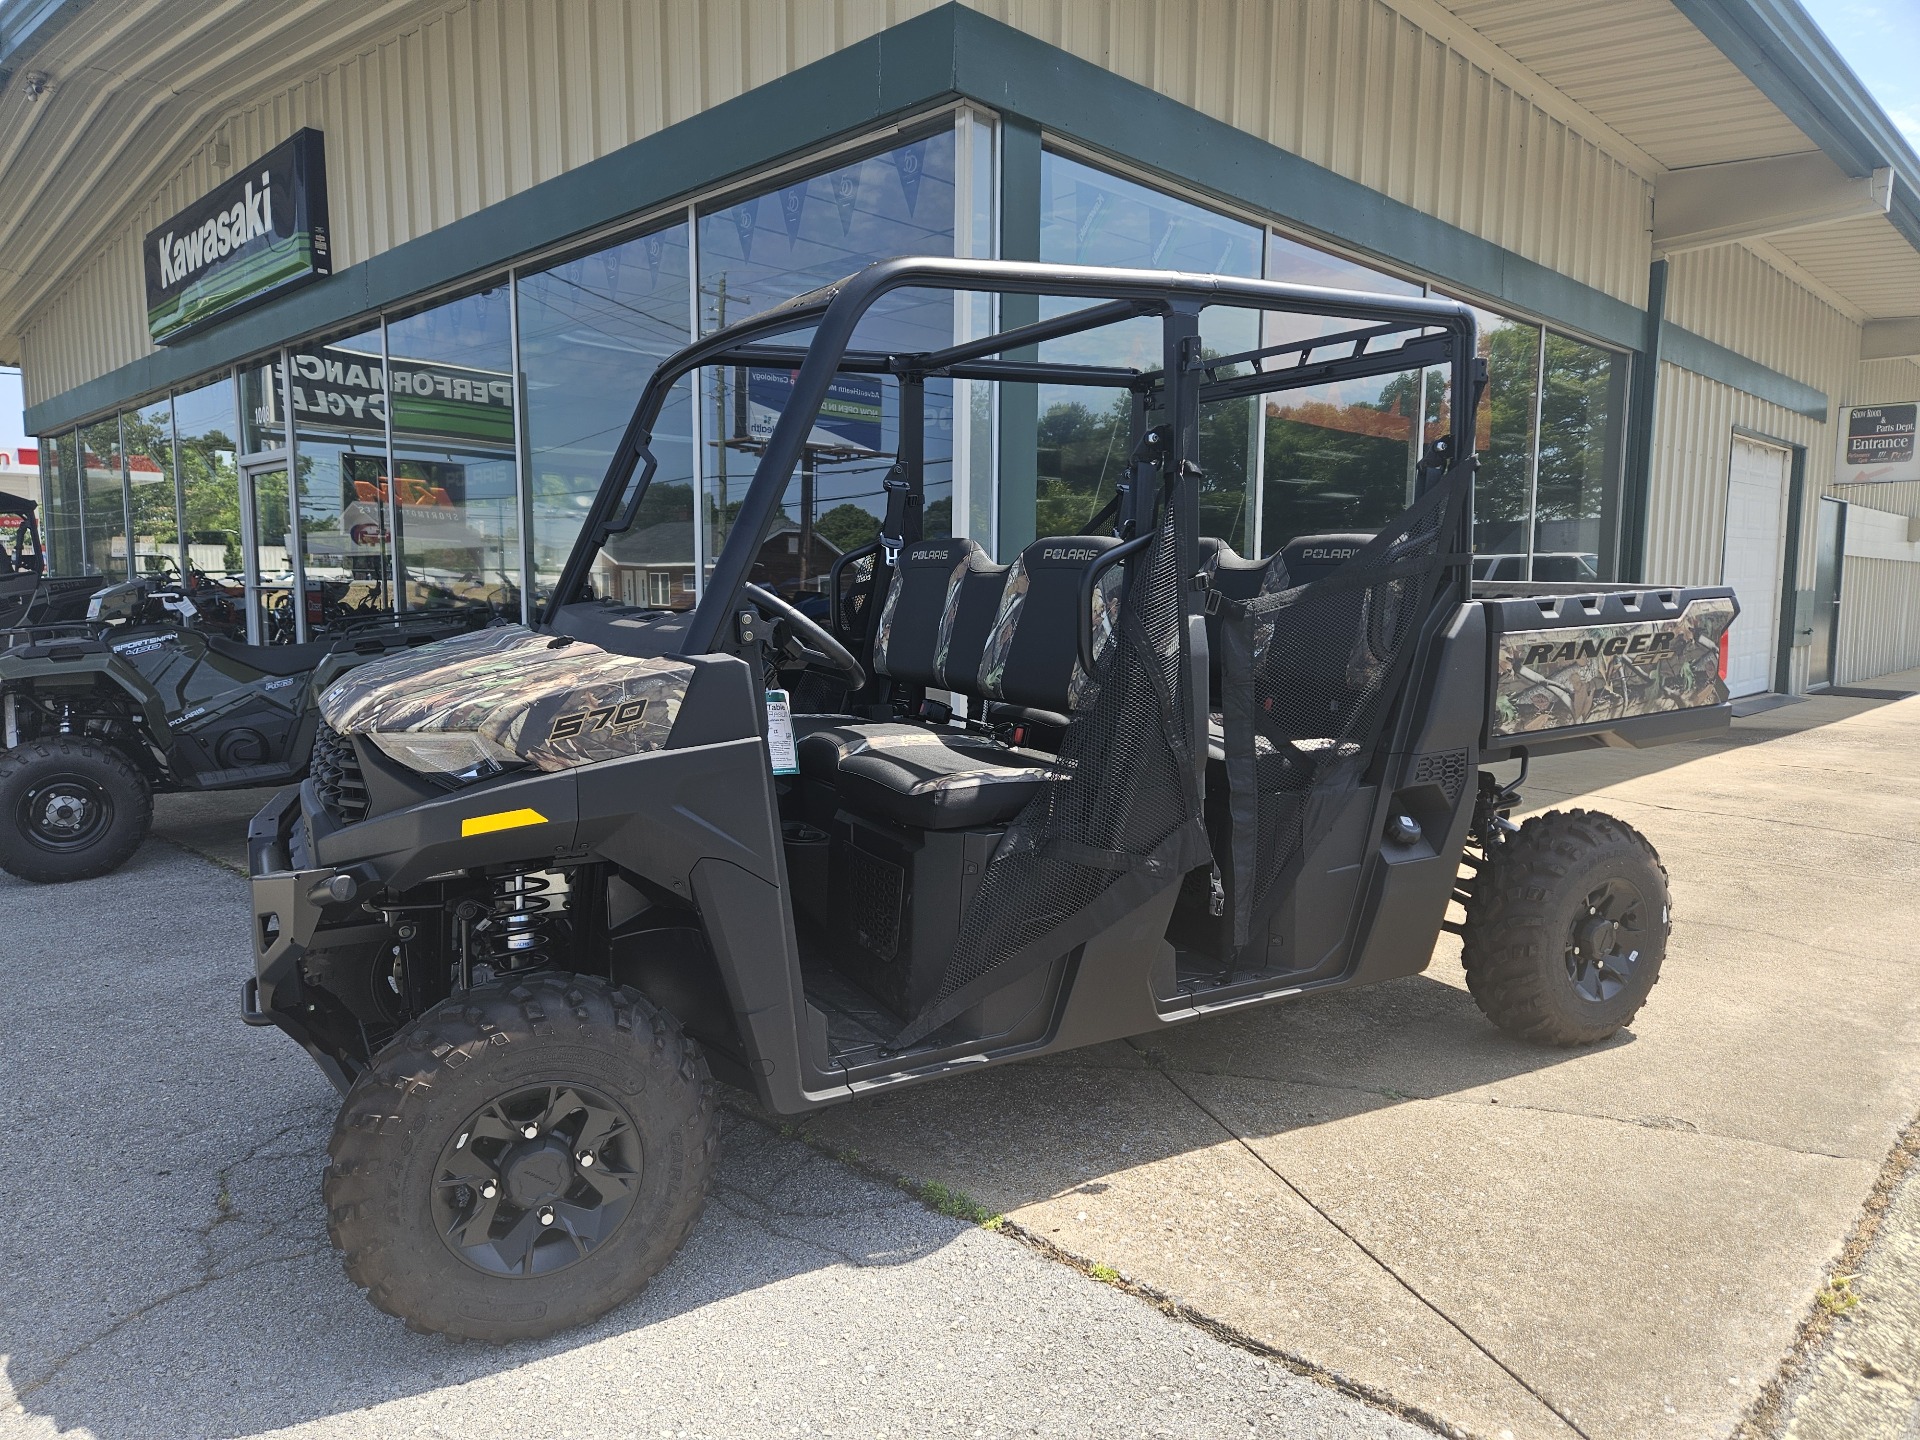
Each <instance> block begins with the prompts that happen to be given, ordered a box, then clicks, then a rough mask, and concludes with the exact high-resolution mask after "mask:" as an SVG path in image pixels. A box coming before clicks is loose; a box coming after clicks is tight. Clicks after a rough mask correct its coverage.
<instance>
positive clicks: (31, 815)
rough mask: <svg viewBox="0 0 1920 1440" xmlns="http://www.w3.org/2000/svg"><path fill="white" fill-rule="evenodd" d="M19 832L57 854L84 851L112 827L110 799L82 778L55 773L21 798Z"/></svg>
mask: <svg viewBox="0 0 1920 1440" xmlns="http://www.w3.org/2000/svg"><path fill="white" fill-rule="evenodd" d="M18 810H19V814H18V815H17V816H16V817H15V819H16V821H17V823H18V824H19V826H20V831H21V833H22V834H23V835H25V836H26V837H27V839H29V840H31V841H32V842H33V843H34V844H35V845H38V846H39V847H40V848H41V849H42V850H51V851H53V852H54V853H55V854H56V855H58V854H64V853H67V852H69V851H74V850H84V849H86V848H87V847H88V846H89V845H92V844H94V843H95V842H97V841H98V840H99V838H100V837H101V835H102V834H104V833H105V832H106V831H107V830H108V829H109V828H111V826H112V825H113V797H112V796H111V795H109V794H107V792H106V791H105V790H103V789H101V788H100V786H99V785H97V784H95V783H94V782H93V780H91V779H90V778H88V777H87V776H85V775H75V774H72V773H67V774H54V775H50V776H47V777H46V778H45V779H43V780H41V781H40V782H39V783H38V784H36V785H32V786H30V787H28V788H27V790H26V791H25V792H24V793H23V794H22V795H21V796H20V804H19V806H18Z"/></svg>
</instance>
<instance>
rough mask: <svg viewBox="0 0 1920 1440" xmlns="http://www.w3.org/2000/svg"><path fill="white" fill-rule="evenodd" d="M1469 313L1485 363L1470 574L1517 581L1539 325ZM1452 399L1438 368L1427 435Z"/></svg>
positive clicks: (1522, 565) (1442, 423) (1523, 551)
mask: <svg viewBox="0 0 1920 1440" xmlns="http://www.w3.org/2000/svg"><path fill="white" fill-rule="evenodd" d="M1473 317H1474V323H1475V325H1476V326H1477V327H1478V330H1479V335H1480V342H1479V353H1480V355H1481V356H1482V358H1484V359H1485V360H1486V362H1487V388H1486V393H1485V394H1483V395H1482V396H1481V397H1480V412H1479V414H1478V416H1477V417H1476V421H1475V426H1474V448H1475V449H1476V451H1477V452H1478V453H1479V456H1480V471H1479V474H1478V475H1477V476H1476V477H1475V480H1474V489H1473V520H1474V524H1473V550H1474V554H1475V555H1476V556H1477V557H1478V559H1477V560H1476V561H1475V564H1474V574H1475V575H1476V576H1478V577H1479V578H1481V579H1483V580H1522V579H1525V578H1527V548H1528V547H1527V540H1528V532H1529V530H1530V528H1531V514H1532V494H1531V492H1532V487H1533V444H1534V408H1535V399H1536V396H1537V394H1538V388H1539V386H1538V382H1539V369H1540V327H1539V326H1537V325H1533V324H1530V323H1528V322H1526V321H1521V320H1511V319H1509V318H1507V317H1506V316H1504V315H1498V314H1495V313H1494V312H1493V311H1491V310H1482V309H1480V308H1479V307H1477V306H1476V307H1474V311H1473ZM1436 381H1438V382H1439V383H1438V384H1435V383H1434V382H1436ZM1451 404H1452V396H1451V394H1449V393H1448V387H1447V385H1446V383H1445V381H1444V380H1443V379H1442V376H1441V372H1438V371H1436V372H1434V373H1433V374H1431V375H1430V376H1429V377H1428V390H1427V416H1428V427H1427V429H1428V435H1429V437H1432V436H1435V435H1439V434H1441V433H1443V432H1444V431H1445V428H1446V425H1447V414H1448V411H1449V407H1450V406H1451Z"/></svg>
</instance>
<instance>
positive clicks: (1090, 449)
mask: <svg viewBox="0 0 1920 1440" xmlns="http://www.w3.org/2000/svg"><path fill="white" fill-rule="evenodd" d="M1040 193H1041V212H1040V258H1041V259H1042V260H1047V261H1054V262H1060V263H1065V264H1072V265H1124V266H1131V267H1136V268H1141V269H1150V270H1193V271H1200V272H1203V273H1205V272H1212V273H1218V274H1226V275H1244V276H1248V277H1250V278H1251V277H1255V276H1258V275H1259V274H1260V252H1261V231H1260V229H1259V228H1258V227H1257V226H1253V225H1248V224H1245V223H1244V222H1242V221H1239V220H1235V219H1232V218H1231V217H1229V216H1225V215H1220V214H1217V213H1216V212H1214V211H1211V210H1207V209H1203V208H1202V207H1201V206H1198V205H1194V204H1191V203H1189V202H1188V201H1185V200H1179V199H1175V198H1174V197H1173V196H1171V195H1165V194H1162V193H1160V192H1159V191H1157V190H1153V189H1150V188H1148V187H1147V186H1145V185H1141V184H1138V183H1137V182H1135V181H1132V180H1127V179H1123V178H1122V177H1120V176H1117V175H1111V174H1108V173H1107V172H1106V171H1104V170H1097V169H1095V168H1094V167H1093V166H1091V165H1087V164H1084V163H1082V162H1081V161H1078V160H1074V159H1071V158H1069V157H1067V156H1065V155H1056V154H1054V153H1053V152H1051V151H1048V152H1046V153H1045V154H1043V155H1042V156H1041V160H1040ZM1085 303H1086V302H1084V301H1077V300H1070V299H1057V298H1054V297H1047V298H1045V299H1043V300H1042V302H1041V306H1040V313H1041V314H1042V315H1043V316H1044V315H1056V314H1062V313H1065V312H1066V311H1068V310H1071V309H1074V308H1077V307H1078V306H1080V305H1083V304H1085ZM1258 334H1259V324H1258V317H1257V316H1256V315H1255V314H1254V312H1252V311H1245V310H1241V311H1236V310H1227V309H1219V308H1216V309H1212V310H1209V311H1207V312H1206V314H1205V315H1204V317H1203V318H1202V321H1201V334H1200V338H1201V343H1202V345H1203V346H1204V348H1205V349H1206V350H1207V351H1208V352H1209V353H1211V354H1215V355H1226V354H1234V353H1237V352H1239V351H1243V350H1251V349H1253V348H1254V346H1255V344H1256V343H1257V337H1258ZM1159 346H1160V327H1159V325H1158V324H1156V323H1155V322H1153V321H1149V320H1135V321H1128V322H1127V323H1125V324H1122V325H1110V326H1107V327H1105V328H1103V329H1101V330H1097V331H1091V332H1089V333H1087V334H1085V335H1075V336H1070V337H1069V338H1067V339H1065V340H1058V341H1052V342H1049V343H1048V344H1046V345H1043V346H1042V347H1041V350H1040V353H1041V356H1042V358H1043V359H1047V360H1060V361H1080V362H1083V363H1087V364H1096V365H1133V366H1138V367H1140V368H1143V369H1149V370H1151V369H1157V368H1158V367H1159V365H1160V360H1161V357H1160V351H1159ZM1130 406H1131V401H1130V397H1129V396H1128V394H1127V392H1126V391H1124V390H1097V389H1087V388H1084V387H1081V386H1068V385H1042V386H1040V387H1039V414H1040V419H1039V425H1038V433H1037V436H1036V441H1037V443H1036V446H1035V453H1036V458H1037V465H1036V475H1035V485H1034V533H1035V534H1036V535H1073V534H1080V533H1084V532H1085V530H1086V528H1087V526H1088V525H1089V524H1090V523H1091V521H1092V519H1093V517H1094V516H1095V515H1096V514H1098V513H1099V511H1100V509H1101V507H1102V506H1104V505H1106V504H1107V502H1108V501H1110V500H1111V499H1112V498H1113V487H1114V485H1115V484H1116V483H1117V482H1118V481H1119V480H1120V478H1121V477H1122V476H1123V475H1124V473H1125V470H1126V465H1127V461H1128V458H1129V453H1128V450H1129V440H1128V436H1129V429H1128V417H1129V414H1130ZM1254 406H1255V402H1253V401H1251V400H1236V401H1232V402H1223V403H1221V404H1217V405H1209V406H1207V407H1206V408H1205V409H1204V410H1203V411H1202V413H1201V418H1200V464H1201V470H1202V473H1203V477H1204V478H1203V479H1202V481H1201V496H1200V506H1201V512H1202V525H1201V528H1202V529H1203V530H1204V531H1206V532H1207V533H1208V534H1214V535H1218V536H1220V538H1222V539H1224V540H1226V541H1227V543H1229V544H1231V545H1234V546H1236V547H1238V546H1243V545H1245V543H1246V538H1247V533H1248V520H1249V503H1248V498H1247V497H1248V494H1249V483H1248V482H1249V475H1250V472H1251V469H1252V458H1253V457H1252V446H1251V441H1250V430H1251V422H1252V417H1253V414H1254Z"/></svg>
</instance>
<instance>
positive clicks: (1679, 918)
mask: <svg viewBox="0 0 1920 1440" xmlns="http://www.w3.org/2000/svg"><path fill="white" fill-rule="evenodd" d="M1877 683H1879V682H1877ZM1916 756H1920V700H1903V701H1899V702H1896V703H1888V702H1885V701H1869V700H1858V699H1814V700H1807V701H1802V702H1799V703H1795V704H1791V705H1784V706H1780V707H1778V708H1774V709H1770V710H1767V711H1765V712H1763V713H1760V714H1756V715H1753V716H1751V717H1749V718H1747V719H1743V720H1740V721H1738V722H1736V725H1735V728H1734V731H1733V732H1732V733H1731V734H1730V735H1729V736H1727V737H1724V738H1722V739H1718V740H1715V741H1713V742H1708V743H1702V744H1697V745H1686V746H1673V747H1668V748H1666V749H1663V750H1658V751H1649V752H1644V753H1639V752H1626V751H1607V752H1599V753H1596V754H1592V755H1588V756H1581V757H1572V758H1566V759H1561V760H1554V761H1546V762H1542V763H1541V764H1539V765H1537V766H1536V767H1535V773H1534V777H1533V781H1532V784H1531V785H1530V787H1529V789H1528V792H1527V794H1528V800H1529V802H1530V803H1532V804H1534V805H1536V806H1540V807H1546V806H1551V805H1558V804H1562V803H1568V802H1570V801H1571V799H1572V797H1576V796H1578V797H1581V798H1580V799H1579V801H1578V803H1580V804H1583V805H1587V806H1590V807H1593V808H1601V809H1606V810H1610V811H1612V812H1614V813H1615V814H1618V815H1620V816H1621V817H1622V818H1624V819H1626V820H1628V821H1630V822H1631V823H1633V824H1635V825H1637V826H1639V827H1640V828H1641V829H1643V830H1644V831H1645V832H1646V833H1647V834H1648V835H1649V836H1650V837H1651V838H1652V840H1653V841H1654V843H1655V845H1656V846H1657V847H1658V848H1659V849H1660V851H1661V854H1662V856H1663V858H1664V859H1665V862H1666V864H1667V866H1668V868H1669V870H1670V871H1671V872H1672V876H1673V892H1674V936H1673V943H1672V947H1671V950H1670V953H1669V956H1668V959H1667V964H1666V968H1665V972H1664V974H1663V977H1662V980H1661V983H1660V985H1659V987H1658V988H1657V989H1656V990H1655V991H1654V994H1653V997H1652V999H1651V1001H1650V1002H1649V1004H1648V1006H1647V1008H1646V1010H1645V1011H1643V1012H1642V1015H1641V1017H1640V1019H1639V1020H1638V1021H1637V1022H1636V1023H1635V1025H1634V1027H1633V1029H1632V1031H1631V1032H1630V1033H1627V1034H1624V1035H1622V1036H1621V1037H1620V1038H1618V1039H1616V1040H1615V1041H1613V1042H1610V1043H1608V1044H1606V1045H1603V1046H1600V1047H1597V1048H1594V1049H1591V1050H1584V1051H1546V1050H1539V1049H1534V1048H1531V1047H1528V1046H1525V1045H1521V1044H1518V1043H1516V1042H1513V1041H1509V1040H1507V1039H1506V1038H1504V1037H1503V1036H1501V1035H1500V1034H1499V1033H1497V1032H1496V1031H1494V1030H1493V1029H1492V1028H1491V1027H1489V1026H1488V1025H1486V1024H1485V1022H1484V1021H1483V1020H1481V1018H1480V1017H1479V1015H1478V1013H1477V1012H1476V1010H1475V1009H1474V1006H1473V1003H1472V1001H1471V999H1470V998H1469V997H1468V995H1467V994H1466V993H1465V984H1464V979H1463V977H1462V975H1461V972H1460V969H1459V966H1458V959H1457V956H1458V946H1457V943H1456V942H1454V941H1453V940H1452V939H1451V937H1445V938H1443V943H1442V945H1441V946H1440V949H1439V951H1438V953H1437V955H1436V958H1435V961H1434V964H1433V966H1432V967H1431V968H1430V969H1429V971H1428V972H1427V973H1426V974H1424V975H1421V976H1417V977H1413V978H1411V979H1408V980H1405V981H1401V982H1397V983H1394V984H1389V985H1385V986H1381V987H1378V988H1376V989H1373V990H1369V991H1359V992H1355V993H1352V994H1348V995H1343V996H1336V997H1329V998H1325V999H1318V1000H1316V999H1303V1000H1301V1001H1299V1002H1298V1003H1296V1004H1294V1005H1292V1006H1287V1007H1281V1008H1278V1009H1267V1010H1262V1011H1255V1012H1249V1013H1245V1014H1239V1015H1232V1016H1224V1017H1220V1018H1216V1019H1211V1020H1206V1021H1202V1022H1198V1023H1196V1024H1193V1025H1190V1026H1187V1027H1184V1028H1183V1029H1181V1030H1178V1031H1174V1032H1170V1033H1168V1034H1166V1035H1163V1036H1160V1037H1156V1038H1154V1039H1153V1040H1151V1041H1147V1042H1135V1043H1133V1044H1130V1045H1112V1046H1107V1047H1104V1048H1102V1049H1099V1050H1095V1051H1089V1052H1084V1053H1081V1054H1077V1055H1070V1056H1064V1057H1059V1058H1057V1059H1055V1060H1053V1061H1048V1062H1040V1063H1036V1064H1032V1065H1027V1066H1020V1067H1013V1068H1010V1069H1005V1070H1000V1071H993V1072H987V1073H983V1074H980V1075H978V1076H973V1077H969V1078H968V1079H966V1080H963V1081H958V1082H948V1083H945V1084H942V1085H940V1086H930V1087H927V1088H925V1089H921V1090H915V1091H908V1092H902V1093H897V1094H893V1095H886V1096H879V1097H875V1098H872V1099H869V1100H864V1101H860V1102H856V1103H854V1104H852V1105H848V1106H845V1107H841V1108H838V1109H835V1110H832V1111H827V1112H823V1113H822V1114H821V1115H819V1116H818V1117H815V1118H813V1119H811V1120H810V1121H809V1125H810V1127H811V1128H812V1130H813V1131H814V1132H815V1133H816V1134H817V1136H818V1137H819V1139H820V1141H821V1143H823V1144H826V1145H829V1146H839V1147H846V1148H850V1149H855V1150H858V1151H859V1152H860V1154H861V1155H862V1156H863V1157H865V1158H866V1159H867V1160H869V1161H871V1162H873V1163H876V1164H879V1165H881V1166H883V1167H886V1168H887V1169H889V1170H892V1171H895V1172H898V1173H901V1174H904V1175H908V1176H913V1177H919V1178H924V1179H929V1180H934V1181H938V1182H940V1183H942V1184H946V1185H948V1186H951V1187H953V1188H955V1189H957V1190H960V1191H963V1192H965V1193H966V1194H968V1195H970V1196H972V1197H973V1198H974V1199H975V1200H976V1201H978V1202H979V1203H981V1204H982V1205H984V1206H986V1207H987V1208H988V1209H991V1210H998V1211H1004V1212H1006V1214H1007V1215H1008V1216H1009V1218H1010V1219H1011V1220H1012V1221H1013V1222H1014V1223H1015V1224H1017V1225H1018V1226H1020V1227H1022V1228H1024V1229H1026V1230H1029V1231H1031V1232H1033V1233H1034V1234H1036V1235H1038V1236H1040V1237H1043V1238H1044V1239H1046V1240H1047V1241H1049V1242H1051V1243H1052V1244H1054V1245H1057V1246H1059V1247H1060V1248H1061V1249H1063V1250H1065V1251H1066V1252H1068V1253H1069V1254H1071V1255H1074V1256H1076V1257H1079V1258H1081V1259H1082V1260H1083V1261H1085V1262H1088V1263H1099V1264H1103V1265H1107V1266H1111V1267H1113V1268H1114V1269H1117V1270H1119V1271H1121V1272H1122V1273H1124V1274H1126V1275H1127V1276H1129V1277H1131V1278H1133V1279H1135V1280H1138V1281H1140V1282H1142V1283H1145V1284H1147V1285H1150V1286H1151V1287H1153V1288H1154V1289H1156V1290H1158V1291H1162V1292H1164V1293H1166V1294H1167V1295H1169V1296H1170V1297H1172V1298H1173V1299H1175V1300H1177V1301H1179V1302H1181V1303H1184V1304H1187V1305H1189V1306H1191V1307H1192V1308H1193V1309H1195V1310H1197V1311H1199V1312H1201V1313H1203V1314H1205V1315H1207V1316H1210V1317H1212V1318H1214V1319H1216V1320H1218V1321H1221V1322H1224V1323H1225V1324H1227V1325H1229V1326H1232V1327H1234V1328H1236V1329H1238V1330H1239V1331H1241V1332H1244V1333H1245V1334H1247V1335H1249V1336H1251V1337H1253V1338H1255V1339H1257V1340H1258V1341H1260V1342H1262V1343H1264V1344H1267V1345H1270V1346H1272V1347H1274V1348H1275V1349H1276V1350H1278V1351H1280V1352H1282V1353H1284V1354H1287V1355H1290V1356H1294V1357H1297V1358H1299V1359H1300V1360H1302V1361H1305V1362H1307V1363H1309V1364H1312V1365H1314V1366H1316V1367H1319V1368H1321V1369H1324V1370H1326V1371H1330V1372H1333V1373H1336V1374H1340V1375H1343V1376H1346V1377H1349V1378H1351V1379H1353V1380H1355V1381H1357V1382H1359V1383H1361V1384H1363V1385H1366V1386H1368V1387H1370V1388H1373V1389H1377V1390H1379V1391H1382V1392H1384V1393H1386V1394H1389V1395H1392V1396H1395V1397H1397V1398H1399V1399H1401V1400H1403V1401H1406V1402H1407V1403H1409V1404H1411V1405H1414V1406H1416V1407H1418V1408H1419V1409H1421V1410H1422V1411H1425V1412H1427V1413H1429V1414H1433V1415H1436V1416H1439V1417H1442V1418H1443V1419H1445V1420H1447V1421H1449V1422H1452V1423H1454V1424H1457V1425H1459V1426H1461V1427H1462V1428H1465V1429H1467V1430H1470V1431H1472V1432H1474V1433H1477V1434H1484V1435H1488V1436H1497V1435H1502V1434H1504V1433H1506V1432H1511V1433H1512V1434H1513V1435H1514V1436H1542V1437H1564V1436H1568V1435H1573V1434H1580V1435H1587V1436H1594V1437H1599V1436H1608V1437H1612V1436H1664V1435H1702V1434H1707V1435H1715V1434H1726V1433H1729V1432H1731V1431H1732V1430H1733V1429H1734V1428H1735V1426H1736V1425H1737V1424H1738V1423H1739V1422H1740V1420H1741V1417H1742V1415H1743V1413H1744V1412H1745V1411H1746V1410H1747V1408H1748V1407H1749V1406H1750V1405H1752V1404H1753V1403H1754V1401H1755V1399H1756V1397H1758V1396H1759V1395H1760V1393H1761V1392H1762V1390H1763V1388H1764V1387H1765V1386H1766V1385H1767V1383H1768V1382H1769V1381H1770V1380H1771V1379H1772V1377H1773V1376H1774V1373H1775V1371H1776V1368H1777V1367H1778V1365H1779V1363H1780V1361H1781V1359H1782V1357H1783V1356H1784V1355H1785V1354H1786V1352H1787V1350H1788V1348H1789V1346H1790V1345H1791V1344H1792V1343H1793V1341H1794V1338H1795V1335H1796V1332H1797V1329H1798V1327H1799V1325H1800V1324H1801V1322H1802V1320H1803V1318H1804V1317H1805V1316H1806V1315H1807V1314H1808V1313H1809V1311H1810V1309H1811V1307H1812V1304H1813V1297H1814V1293H1815V1291H1816V1289H1817V1288H1818V1287H1819V1286H1820V1285H1821V1284H1822V1283H1823V1279H1824V1273H1825V1267H1826V1266H1827V1264H1828V1262H1829V1261H1831V1260H1832V1259H1833V1258H1834V1257H1835V1256H1837V1255H1838V1253H1839V1251H1840V1247H1841V1245H1842V1242H1843V1241H1844V1240H1845V1238H1846V1236H1847V1235H1848V1233H1849V1231H1850V1230H1851V1228H1852V1227H1853V1225H1854V1223H1855V1220H1856V1218H1857V1216H1858V1214H1859V1211H1860V1207H1861V1203H1862V1201H1863V1200H1864V1199H1865V1198H1866V1196H1867V1194H1868V1192H1869V1190H1870V1189H1871V1188H1872V1186H1873V1184H1874V1181H1875V1178H1876V1176H1877V1175H1878V1174H1879V1172H1880V1169H1881V1166H1882V1164H1883V1162H1884V1160H1885V1158H1886V1156H1887V1153H1888V1149H1889V1146H1890V1145H1891V1144H1892V1142H1893V1139H1894V1137H1895V1135H1896V1134H1897V1133H1898V1132H1899V1131H1900V1129H1901V1128H1902V1127H1903V1126H1904V1125H1905V1124H1906V1123H1907V1122H1908V1121H1909V1120H1910V1119H1912V1118H1913V1115H1914V1112H1915V1110H1916V1108H1920V995H1917V994H1916V991H1915V988H1914V986H1913V982H1912V964H1911V958H1910V941H1909V937H1910V936H1911V935H1912V934H1914V933H1916V931H1920V894H1916V889H1915V886H1914V876H1915V874H1916V873H1920V827H1917V826H1916V825H1915V823H1914V817H1915V815H1916V814H1920V766H1917V765H1916V763H1915V757H1916Z"/></svg>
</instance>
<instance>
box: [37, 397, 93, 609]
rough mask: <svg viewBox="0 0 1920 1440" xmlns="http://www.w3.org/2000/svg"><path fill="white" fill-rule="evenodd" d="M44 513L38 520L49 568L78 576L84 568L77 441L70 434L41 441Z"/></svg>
mask: <svg viewBox="0 0 1920 1440" xmlns="http://www.w3.org/2000/svg"><path fill="white" fill-rule="evenodd" d="M40 453H41V455H42V456H44V457H46V461H47V479H46V504H47V513H46V514H44V515H42V516H41V517H40V520H41V523H42V525H43V526H44V527H45V530H46V542H47V554H48V565H49V567H50V568H51V569H52V571H53V572H54V573H55V574H57V575H78V574H80V573H81V572H82V571H84V570H85V569H86V556H85V553H84V547H83V546H82V544H81V541H80V440H79V437H78V436H77V435H75V434H73V433H72V432H71V431H69V432H68V433H67V434H65V435H61V436H59V437H57V438H56V439H53V440H49V441H46V442H44V443H43V444H42V445H41V448H40Z"/></svg>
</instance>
